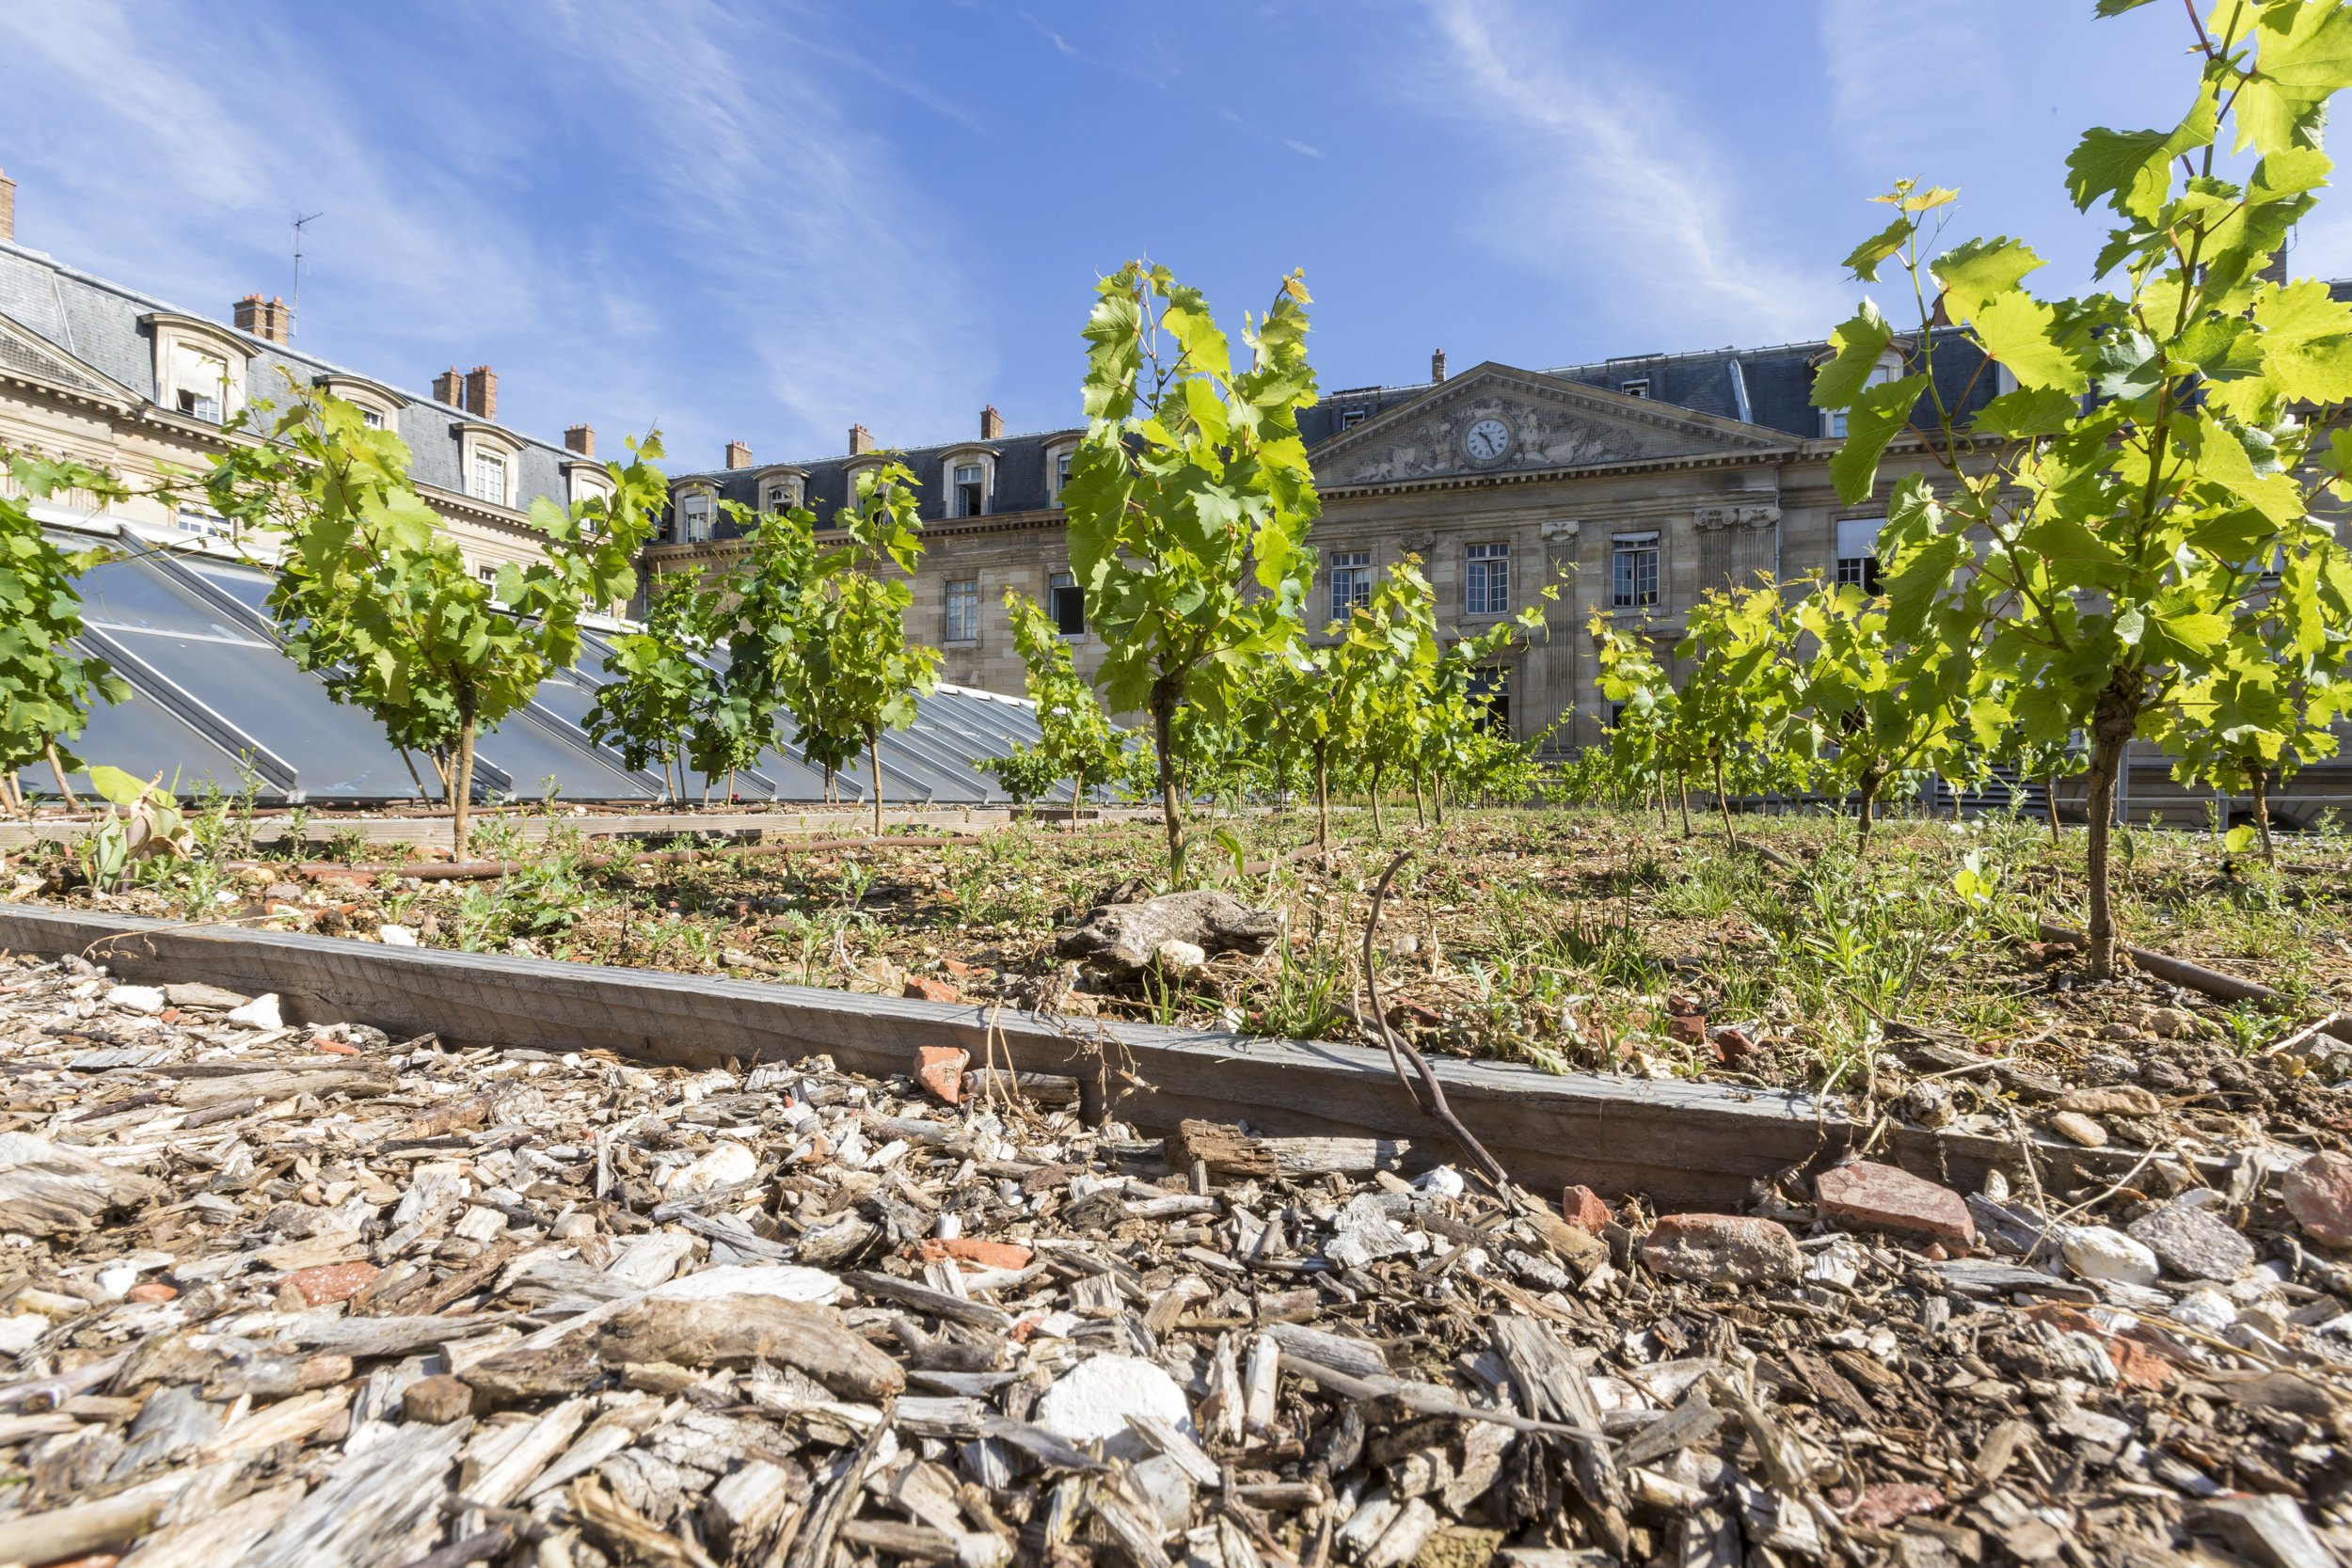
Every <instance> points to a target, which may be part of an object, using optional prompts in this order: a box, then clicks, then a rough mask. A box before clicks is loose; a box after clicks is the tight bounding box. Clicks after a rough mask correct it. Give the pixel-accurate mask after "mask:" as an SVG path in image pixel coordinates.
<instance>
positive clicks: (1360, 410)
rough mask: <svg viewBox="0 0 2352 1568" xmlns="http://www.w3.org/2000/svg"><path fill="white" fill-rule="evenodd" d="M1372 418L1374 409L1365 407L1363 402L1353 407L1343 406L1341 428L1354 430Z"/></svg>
mask: <svg viewBox="0 0 2352 1568" xmlns="http://www.w3.org/2000/svg"><path fill="white" fill-rule="evenodd" d="M1370 418H1372V410H1371V409H1369V408H1366V407H1364V406H1363V405H1362V404H1357V405H1356V406H1355V407H1353V408H1343V409H1341V410H1340V428H1341V429H1342V430H1353V429H1355V428H1356V427H1357V426H1358V425H1359V424H1362V423H1363V422H1364V421H1365V420H1368V419H1370Z"/></svg>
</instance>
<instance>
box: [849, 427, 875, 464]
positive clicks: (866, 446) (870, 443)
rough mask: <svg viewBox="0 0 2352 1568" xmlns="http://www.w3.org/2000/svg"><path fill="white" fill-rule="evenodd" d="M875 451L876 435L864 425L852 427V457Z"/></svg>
mask: <svg viewBox="0 0 2352 1568" xmlns="http://www.w3.org/2000/svg"><path fill="white" fill-rule="evenodd" d="M873 450H874V433H873V432H872V431H870V430H868V429H866V427H865V426H864V425H862V424H853V425H851V426H850V456H851V457H855V456H856V455H857V454H858V453H859V452H862V451H873Z"/></svg>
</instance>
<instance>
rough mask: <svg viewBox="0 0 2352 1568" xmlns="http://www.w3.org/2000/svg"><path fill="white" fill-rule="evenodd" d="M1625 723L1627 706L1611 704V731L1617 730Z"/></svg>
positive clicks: (1609, 722)
mask: <svg viewBox="0 0 2352 1568" xmlns="http://www.w3.org/2000/svg"><path fill="white" fill-rule="evenodd" d="M1624 722H1625V705H1624V704H1623V703H1611V704H1610V705H1609V719H1608V725H1609V727H1610V728H1611V729H1615V728H1616V727H1617V726H1618V725H1619V724H1622V723H1624Z"/></svg>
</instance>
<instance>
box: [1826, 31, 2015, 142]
mask: <svg viewBox="0 0 2352 1568" xmlns="http://www.w3.org/2000/svg"><path fill="white" fill-rule="evenodd" d="M1820 40H1821V66H1822V69H1823V71H1826V72H1827V73H1828V76H1829V89H1830V124H1831V127H1832V129H1833V130H1835V131H1836V135H1837V138H1838V140H1839V142H1840V143H1842V144H1843V145H1844V147H1845V148H1846V150H1848V151H1849V152H1854V153H1861V154H1864V155H1866V156H1867V155H1868V154H1870V153H1873V152H1883V151H1886V150H1892V149H1896V148H1898V147H1899V146H1900V145H1901V143H1902V142H1903V140H1904V139H1905V133H1906V132H1909V131H1912V130H1913V129H1914V128H1915V127H1916V125H1917V124H1918V122H1919V119H1920V116H1919V107H1920V104H1921V103H1922V102H1923V101H1931V102H1935V103H1969V104H1971V105H1972V106H1973V107H1975V108H1976V109H1977V110H1978V111H1979V113H1981V112H1982V110H1983V108H1984V97H1983V94H1984V93H1986V92H1987V91H1993V90H1997V88H1998V86H1999V81H2000V74H1999V72H1997V71H1995V70H1994V59H1993V55H1992V51H1991V47H1990V42H1989V40H1988V39H1987V37H1986V35H1985V31H1984V28H1983V25H1982V22H1981V19H1979V18H1978V17H1974V16H1971V15H1969V14H1967V13H1965V12H1963V11H1959V10H1953V9H1947V8H1939V7H1929V6H1887V5H1881V4H1875V3H1873V0H1822V5H1821V9H1820ZM1929 82H1932V83H1933V84H1934V85H1935V93H1934V97H1933V99H1932V100H1923V97H1922V90H1923V88H1924V87H1925V86H1926V84H1928V83H1929ZM1936 123H1937V124H1938V125H1939V128H1940V127H1942V126H1945V125H1948V124H1949V123H1950V122H1949V121H1947V120H1943V119H1940V118H1939V119H1938V120H1937V121H1936Z"/></svg>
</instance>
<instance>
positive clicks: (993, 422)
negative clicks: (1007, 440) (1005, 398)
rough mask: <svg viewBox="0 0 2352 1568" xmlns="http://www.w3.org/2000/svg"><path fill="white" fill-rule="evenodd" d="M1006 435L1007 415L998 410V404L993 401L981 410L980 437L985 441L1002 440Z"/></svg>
mask: <svg viewBox="0 0 2352 1568" xmlns="http://www.w3.org/2000/svg"><path fill="white" fill-rule="evenodd" d="M1004 436H1005V417H1004V416H1003V415H1002V414H999V413H998V412H996V405H995V404H993V403H992V404H989V405H988V406H987V407H986V408H983V409H981V410H980V439H981V440H983V441H1001V440H1003V439H1004Z"/></svg>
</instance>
